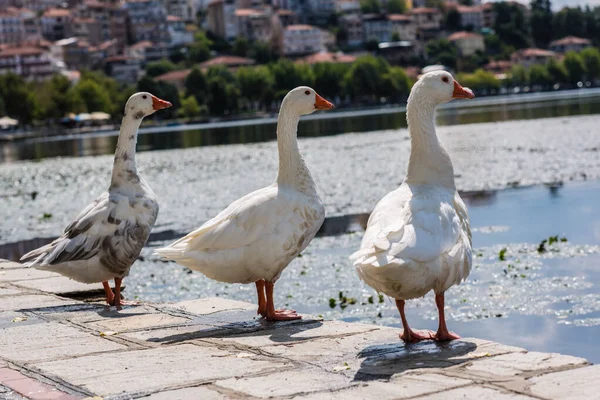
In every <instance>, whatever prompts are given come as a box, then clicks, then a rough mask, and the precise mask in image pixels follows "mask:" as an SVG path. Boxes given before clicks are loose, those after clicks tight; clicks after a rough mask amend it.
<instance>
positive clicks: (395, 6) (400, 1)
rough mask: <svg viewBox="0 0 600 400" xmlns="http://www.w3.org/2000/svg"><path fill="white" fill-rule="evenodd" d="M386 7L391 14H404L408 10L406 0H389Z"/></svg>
mask: <svg viewBox="0 0 600 400" xmlns="http://www.w3.org/2000/svg"><path fill="white" fill-rule="evenodd" d="M386 8H387V12H388V13H390V14H402V13H404V12H405V11H406V3H405V2H404V0H388V2H387V6H386Z"/></svg>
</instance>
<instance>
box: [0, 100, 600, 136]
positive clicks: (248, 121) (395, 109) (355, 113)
mask: <svg viewBox="0 0 600 400" xmlns="http://www.w3.org/2000/svg"><path fill="white" fill-rule="evenodd" d="M599 95H600V88H581V89H568V90H561V91H554V92H531V93H518V94H501V95H491V96H482V97H479V98H475V99H474V100H470V101H453V102H451V103H447V104H444V105H442V106H440V107H438V109H439V110H452V109H464V108H476V107H490V106H494V105H500V104H519V103H526V102H529V101H532V102H544V101H555V100H561V99H573V98H576V97H579V98H582V99H585V98H589V97H596V96H599ZM405 111H406V107H404V106H401V105H398V104H389V105H384V106H373V107H357V108H342V109H340V110H338V111H335V110H334V111H330V112H327V113H318V114H312V115H308V116H305V117H303V118H302V119H303V120H305V121H310V120H326V119H335V118H352V117H362V116H370V115H385V114H394V113H401V112H405ZM270 115H272V113H271V114H270ZM215 119H216V118H215ZM276 122H277V116H276V115H275V116H269V117H262V118H261V117H255V118H244V119H236V120H226V121H214V122H202V123H191V124H186V123H181V124H177V125H173V122H170V123H169V122H167V123H165V124H164V125H159V126H149V127H142V128H140V131H139V133H140V134H141V135H143V134H152V133H171V132H183V131H189V130H201V129H223V128H233V127H241V126H255V125H268V124H275V123H276ZM118 134H119V131H118V129H108V130H103V131H102V130H101V131H92V132H85V133H70V134H65V135H53V136H39V135H36V133H35V132H31V131H28V132H23V133H22V135H19V133H16V134H14V135H12V137H10V138H9V137H7V136H11V135H10V134H8V135H7V136H5V137H4V138H3V137H2V135H0V141H2V140H3V139H4V140H8V141H15V142H22V143H47V142H56V141H63V140H72V139H81V138H85V137H109V136H117V135H118Z"/></svg>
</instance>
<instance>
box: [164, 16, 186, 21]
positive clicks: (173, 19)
mask: <svg viewBox="0 0 600 400" xmlns="http://www.w3.org/2000/svg"><path fill="white" fill-rule="evenodd" d="M167 21H168V22H180V21H183V20H182V19H181V18H179V17H178V16H177V15H167Z"/></svg>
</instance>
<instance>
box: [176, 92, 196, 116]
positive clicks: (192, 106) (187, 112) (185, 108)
mask: <svg viewBox="0 0 600 400" xmlns="http://www.w3.org/2000/svg"><path fill="white" fill-rule="evenodd" d="M201 113H202V108H201V107H200V105H199V104H198V101H196V98H195V97H194V96H189V97H186V98H185V99H182V100H181V108H180V109H179V111H178V114H179V116H180V117H184V118H193V117H197V116H199V115H200V114H201Z"/></svg>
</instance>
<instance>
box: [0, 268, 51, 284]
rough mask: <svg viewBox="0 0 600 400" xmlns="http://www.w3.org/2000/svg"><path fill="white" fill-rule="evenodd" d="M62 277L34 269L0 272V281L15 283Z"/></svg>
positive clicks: (14, 269)
mask: <svg viewBox="0 0 600 400" xmlns="http://www.w3.org/2000/svg"><path fill="white" fill-rule="evenodd" d="M56 277H62V275H60V274H57V273H55V272H50V271H43V270H39V269H35V268H8V269H5V270H0V281H4V282H15V281H24V280H30V279H43V278H56Z"/></svg>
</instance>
